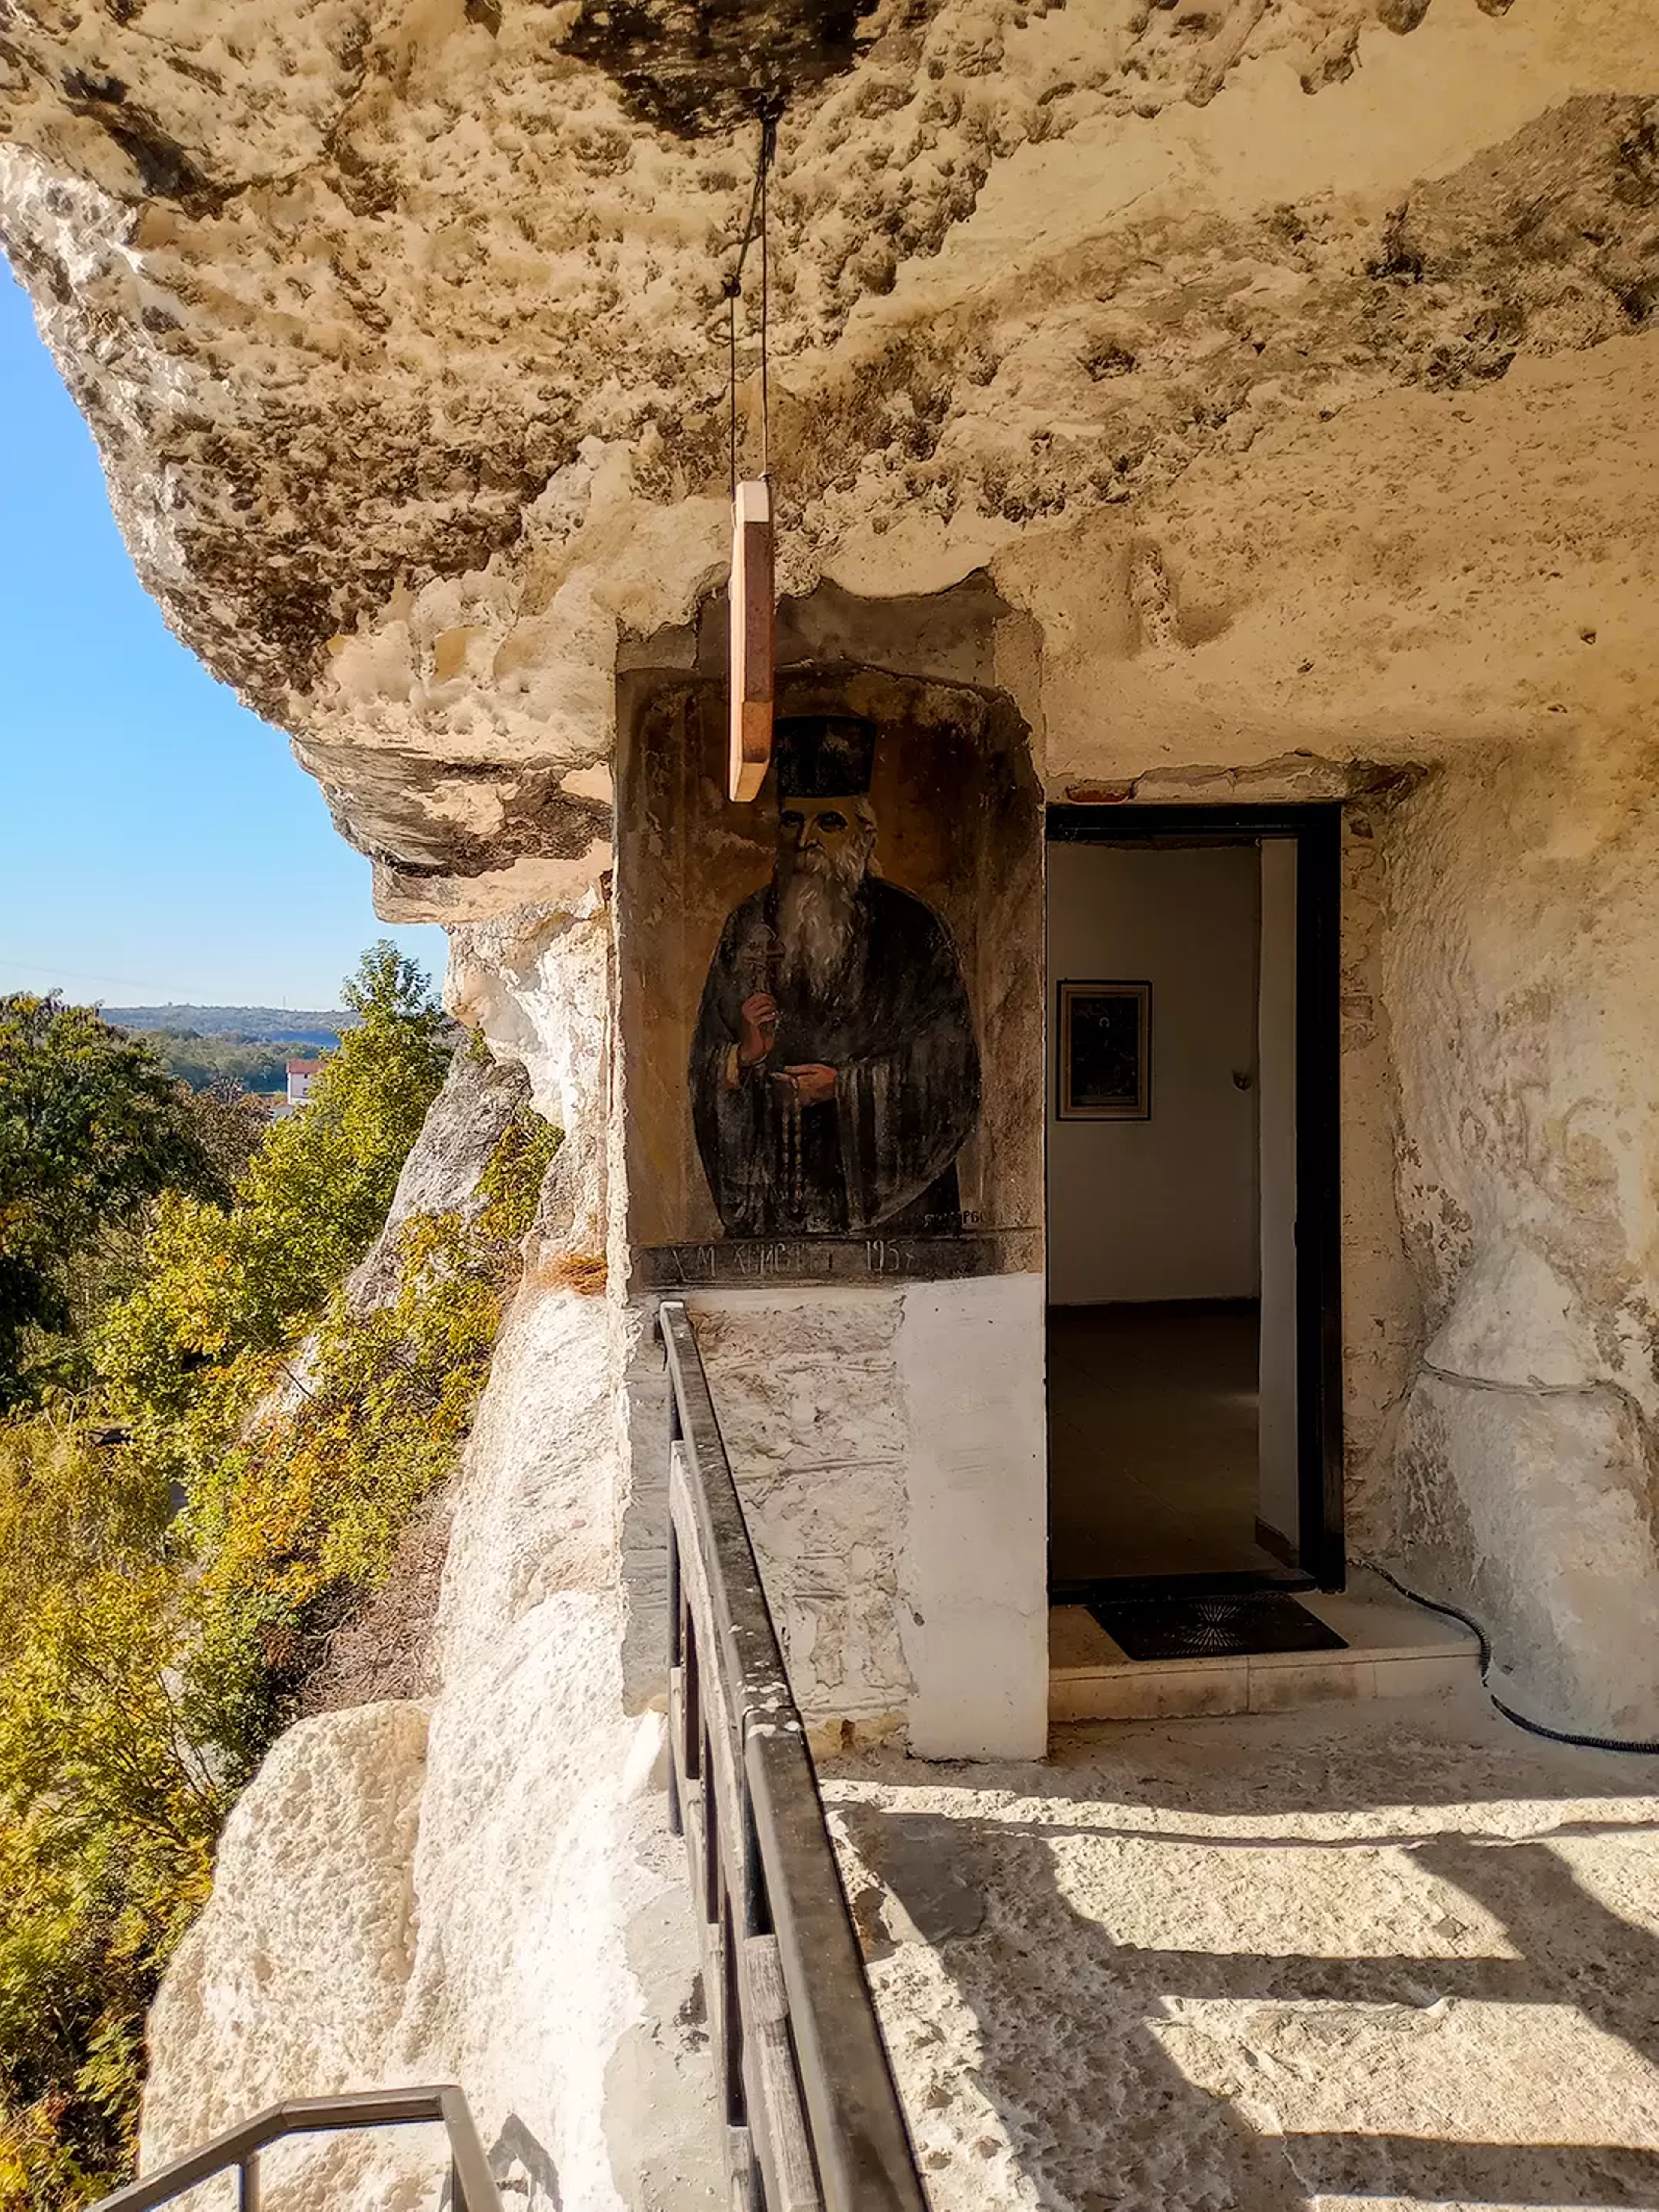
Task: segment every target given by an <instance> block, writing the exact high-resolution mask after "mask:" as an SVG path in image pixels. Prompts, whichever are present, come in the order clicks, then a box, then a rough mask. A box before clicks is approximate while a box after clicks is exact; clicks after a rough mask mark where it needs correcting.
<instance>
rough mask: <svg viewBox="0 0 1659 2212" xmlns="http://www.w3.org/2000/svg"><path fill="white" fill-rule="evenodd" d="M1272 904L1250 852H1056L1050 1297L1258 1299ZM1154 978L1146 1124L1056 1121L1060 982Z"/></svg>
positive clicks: (1077, 1300) (1078, 1300)
mask: <svg viewBox="0 0 1659 2212" xmlns="http://www.w3.org/2000/svg"><path fill="white" fill-rule="evenodd" d="M1260 895H1261V868H1260V860H1259V855H1258V853H1257V849H1256V848H1255V846H1253V845H1249V846H1243V845H1238V846H1235V845H1209V846H1188V847H1174V848H1153V847H1150V846H1146V847H1130V846H1121V845H1085V844H1076V845H1073V844H1058V843H1057V844H1051V845H1050V846H1049V847H1048V1023H1049V1035H1048V1297H1049V1299H1050V1301H1051V1302H1052V1303H1053V1304H1057V1305H1087V1304H1096V1303H1099V1302H1104V1301H1108V1300H1112V1299H1146V1300H1153V1299H1159V1298H1216V1297H1255V1295H1256V1291H1257V1289H1258V1285H1259V1280H1260V1254H1259V1250H1258V1245H1257V1232H1256V1199H1255V1188H1256V1091H1255V1025H1256V929H1257V915H1258V908H1259V902H1260ZM1142 979H1145V980H1146V981H1150V982H1151V984H1152V1119H1151V1120H1150V1121H1059V1120H1057V1119H1056V1118H1055V1111H1054V1109H1055V1103H1056V1102H1055V1045H1056V1027H1055V1020H1056V1017H1055V1004H1056V995H1055V994H1056V986H1057V985H1058V984H1060V982H1062V981H1073V980H1076V981H1108V982H1109V981H1124V982H1133V981H1140V980H1142ZM1236 1073H1237V1074H1243V1075H1246V1076H1248V1077H1249V1079H1250V1088H1249V1089H1248V1090H1243V1091H1241V1090H1240V1089H1239V1088H1238V1086H1237V1084H1236V1083H1235V1082H1234V1076H1235V1074H1236Z"/></svg>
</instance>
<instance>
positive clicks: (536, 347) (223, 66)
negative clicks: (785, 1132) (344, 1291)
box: [0, 0, 1659, 920]
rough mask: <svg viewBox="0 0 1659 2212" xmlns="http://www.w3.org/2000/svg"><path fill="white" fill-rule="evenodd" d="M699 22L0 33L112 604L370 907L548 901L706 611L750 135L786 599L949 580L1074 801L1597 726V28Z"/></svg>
mask: <svg viewBox="0 0 1659 2212" xmlns="http://www.w3.org/2000/svg"><path fill="white" fill-rule="evenodd" d="M704 14H705V11H701V10H698V11H684V10H682V9H673V8H666V7H663V8H656V7H649V6H647V7H645V8H640V9H625V10H617V9H608V8H601V7H599V6H597V5H590V4H587V0H573V4H568V5H561V6H556V7H547V6H542V5H532V4H527V0H512V4H506V5H501V4H496V0H489V4H472V0H467V4H463V0H437V4H434V5H429V6H422V7H420V8H416V9H410V8H407V7H404V6H402V5H393V4H390V0H380V4H361V0H313V4H307V5H302V6H301V7H298V8H292V9H271V8H270V7H268V6H265V5H263V4H259V0H239V4H237V5H235V6H232V7H229V8H224V7H209V6H206V5H204V4H202V0H168V4H167V5H166V6H165V7H161V6H158V5H157V4H155V0H149V4H145V5H139V6H130V5H123V6H121V7H118V8H115V7H112V8H110V9H100V8H94V9H84V10H81V11H79V12H78V13H76V14H75V15H64V14H62V13H61V12H59V11H56V10H44V11H40V12H39V13H36V12H33V11H29V12H27V13H26V14H25V15H23V16H22V17H21V19H20V21H18V23H17V24H16V25H15V27H13V29H12V31H11V32H10V33H9V46H8V57H9V58H8V64H7V72H8V73H7V76H6V79H5V82H4V86H3V89H0V136H3V137H4V138H5V139H6V140H7V141H8V142H9V147H8V150H7V152H6V155H5V166H4V169H3V182H0V225H3V230H4V234H5V236H6V239H7V240H8V242H9V248H10V251H11V253H12V256H13V258H14V260H15V264H16V265H17V266H18V268H19V269H20V270H21V271H22V272H23V274H24V275H25V276H26V278H27V281H28V283H29V284H30V286H31V289H32V290H33V293H34V296H35V299H36V301H37V304H38V306H39V309H40V315H41V319H42V325H43V327H44V329H45V330H46V333H47V336H48V337H49V338H50V340H51V342H52V345H53V347H54V349H55V350H56V352H57V354H58V359H59V361H60V362H61V363H62V364H63V367H64V371H65V374H67V375H68V377H69V379H70V384H71V386H72V388H73V389H74V391H75V392H76V396H77V398H79V399H80V400H81V402H82V405H83V406H84V407H85V409H86V410H87V413H88V417H89V419H90V420H91V422H93V425H94V429H95V430H96V433H97V435H98V437H99V440H100V446H101V448H102V450H103V453H104V456H105V459H106V465H107V467H108V470H109V472H110V478H111V483H112V490H113V494H114V496H115V499H116V502H117V507H118V513H119V514H120V517H121V520H122V522H123V526H124V527H125V531H126V533H127V537H128V541H129V544H131V547H132V550H133V553H134V556H135V558H136V559H137V562H138V565H139V568H140V572H141V574H143V577H144V579H145V580H146V582H147V583H148V584H149V586H150V588H151V589H152V590H153V591H154V592H155V593H156V594H157V596H158V597H159V599H161V603H162V605H163V606H164V607H165V608H166V610H167V613H168V616H169V618H170V619H171V620H172V622H173V623H174V625H175V627H176V628H177V629H179V632H180V634H181V635H184V636H185V638H186V639H187V640H188V641H190V642H191V644H192V645H193V646H194V647H196V648H197V650H198V651H199V652H200V653H202V654H203V656H204V659H206V660H207V661H208V663H209V665H210V666H211V667H213V668H214V669H215V671H216V672H217V673H218V674H220V675H221V676H222V677H224V678H226V679H227V680H228V681H230V682H231V683H233V684H236V685H237V686H238V687H239V688H240V689H241V690H243V692H244V693H245V694H246V696H248V697H249V698H250V699H251V700H252V701H253V702H255V703H256V704H257V705H258V706H259V707H260V708H262V709H263V710H264V712H265V713H267V714H270V715H271V716H272V717H273V718H274V719H276V720H277V721H279V722H281V723H283V725H285V726H287V727H289V728H290V729H291V730H293V731H294V732H295V735H296V737H297V738H298V740H299V744H300V748H301V757H302V759H303V760H304V761H305V763H306V764H307V766H308V767H309V768H310V769H312V770H313V773H314V774H316V775H318V776H319V777H320V778H321V780H322V781H323V783H324V786H325V789H326V790H327V791H328V793H329V794H330V798H331V802H332V804H333V805H334V806H335V809H336V811H337V816H338V817H339V820H340V822H341V824H342V827H343V829H345V831H346V834H347V835H348V836H351V837H352V838H353V839H354V841H355V842H357V843H358V844H359V845H360V846H361V847H362V848H363V849H365V850H367V851H368V852H371V853H372V854H374V856H375V858H376V860H377V862H378V864H379V865H380V870H381V895H382V897H383V899H384V901H385V902H386V911H387V912H388V913H394V914H406V915H411V916H412V915H429V916H432V917H434V918H436V919H439V920H447V919H450V918H452V917H458V916H472V917H479V916H487V915H489V914H491V913H494V912H499V911H501V910H502V909H504V908H506V907H507V906H509V905H511V904H513V903H516V902H522V901H524V900H526V899H533V898H536V897H542V896H547V895H548V894H549V893H550V891H556V890H560V889H562V887H564V886H567V885H568V884H570V883H571V882H572V881H574V880H581V879H585V875H586V873H588V872H592V871H594V870H595V869H596V868H597V867H598V866H602V865H603V856H602V855H601V854H598V853H597V852H596V850H595V848H598V847H600V846H602V845H604V843H605V842H606V839H607V836H608V829H607V817H606V814H605V798H606V791H605V784H604V781H603V778H602V777H599V778H598V779H596V777H595V775H594V773H593V772H594V770H595V769H597V768H599V767H601V766H602V765H603V763H605V760H606V757H607V755H608V752H609V749H610V744H611V733H612V727H613V720H612V708H611V687H612V677H613V673H614V669H615V665H616V659H617V647H618V641H619V639H621V638H623V637H624V636H625V635H627V634H628V633H629V632H635V633H638V632H644V631H648V630H650V629H654V628H656V627H657V626H658V625H659V624H661V623H665V622H668V621H675V620H679V619H682V618H683V617H684V616H685V615H686V614H687V613H688V612H689V611H690V609H691V608H692V606H693V605H695V603H696V600H697V599H698V597H699V595H700V594H702V592H706V591H707V590H708V588H709V586H711V584H713V583H714V581H715V580H716V579H717V577H718V574H719V573H720V568H721V565H722V562H723V559H724V540H725V535H726V523H725V515H724V501H723V492H724V483H725V474H726V426H725V410H724V397H725V392H724V387H725V380H726V344H725V341H726V329H725V313H724V309H723V307H722V305H721V301H720V280H721V277H722V276H723V274H724V273H725V270H726V268H727V267H728V266H729V265H730V264H731V261H732V245H733V241H734V240H735V237H736V235H737V234H738V230H739V228H740V227H741V223H742V220H743V216H744V210H745V209H746V206H747V202H748V197H749V191H750V169H751V165H752V159H753V151H754V142H755V137H756V133H755V131H754V129H753V128H752V127H750V126H748V125H745V124H744V121H743V115H744V107H745V105H746V104H751V102H752V98H753V97H754V96H757V95H764V94H768V93H772V94H783V95H786V96H787V105H786V106H785V110H784V115H783V120H782V125H781V133H780V150H779V159H778V166H777V170H776V176H775V189H774V190H773V192H772V194H771V212H772V216H773V224H774V233H775V241H774V253H773V261H772V276H773V282H772V287H771V308H772V331H771V344H770V359H771V364H772V369H773V374H774V380H775V392H774V397H773V406H772V410H771V413H772V427H773V442H772V465H773V472H774V476H775V481H776V485H777V491H778V498H779V503H780V512H781V520H782V525H783V536H782V577H783V581H784V585H785V587H786V588H787V589H788V590H790V591H793V592H799V591H803V590H805V589H807V588H810V586H811V585H812V584H814V583H815V582H816V581H817V580H819V579H820V578H821V577H824V576H829V577H832V578H834V579H836V580H839V581H840V582H842V583H843V584H845V585H847V586H849V587H850V588H853V589H856V590H863V591H866V592H878V593H881V592H895V591H916V590H929V589H933V588H937V587H939V586H942V585H944V584H946V583H948V582H951V581H952V580H955V579H957V578H958V577H961V576H963V575H964V574H968V573H969V572H970V571H971V570H973V569H974V568H976V567H978V566H981V565H982V564H985V563H987V562H988V563H990V564H992V566H993V568H994V574H995V575H996V577H997V580H998V582H999V585H1000V587H1001V588H1002V589H1003V590H1004V592H1006V594H1007V595H1009V597H1010V598H1011V599H1012V600H1013V602H1014V603H1015V604H1017V605H1021V606H1023V607H1025V608H1028V609H1029V610H1030V611H1031V612H1032V613H1033V614H1034V615H1035V616H1036V618H1037V620H1038V621H1039V622H1040V623H1041V624H1042V630H1043V637H1044V644H1045V648H1046V652H1045V663H1044V670H1043V684H1042V692H1043V712H1044V720H1045V722H1046V724H1047V726H1048V743H1049V750H1050V753H1051V755H1053V756H1054V757H1056V758H1057V759H1060V761H1061V762H1062V763H1063V764H1065V765H1067V766H1073V767H1076V768H1078V769H1086V770H1088V771H1090V772H1091V773H1093V772H1103V771H1107V770H1109V772H1110V773H1112V774H1114V775H1122V776H1133V775H1137V774H1139V773H1141V772H1144V771H1145V770H1146V769H1151V768H1153V767H1163V766H1170V765H1174V766H1192V765H1195V764H1200V763H1211V762H1215V761H1226V762H1228V763H1245V762H1251V761H1254V760H1256V759H1258V758H1260V757H1263V755H1264V752H1266V751H1269V750H1279V751H1282V750H1288V749H1289V748H1291V746H1302V747H1308V748H1311V749H1312V750H1316V751H1324V752H1335V753H1339V754H1340V753H1342V752H1346V751H1348V750H1352V749H1354V748H1356V747H1361V748H1364V749H1367V750H1369V752H1370V754H1371V755H1373V756H1375V755H1376V754H1378V753H1383V752H1387V753H1390V754H1392V753H1394V752H1396V751H1402V750H1403V751H1411V752H1413V753H1415V754H1418V755H1419V756H1427V757H1440V756H1441V755H1442V754H1443V752H1444V751H1445V750H1447V749H1448V748H1449V746H1451V745H1453V744H1462V743H1466V742H1467V741H1468V738H1470V737H1471V736H1472V735H1474V733H1475V732H1477V731H1479V732H1481V733H1483V734H1486V735H1494V736H1503V737H1505V738H1522V737H1524V736H1526V735H1528V734H1529V733H1531V732H1538V731H1543V730H1545V729H1547V728H1548V725H1547V724H1546V723H1545V722H1544V720H1543V718H1544V717H1545V716H1546V715H1547V714H1552V713H1564V714H1566V715H1567V716H1568V717H1569V718H1570V720H1572V721H1574V722H1580V721H1582V722H1584V723H1587V724H1589V726H1592V727H1594V728H1595V729H1596V730H1597V731H1598V732H1606V731H1607V730H1608V729H1609V728H1611V727H1613V726H1621V727H1626V728H1628V727H1630V726H1632V718H1635V719H1636V720H1637V721H1639V719H1640V716H1641V714H1642V712H1643V709H1644V705H1645V704H1646V703H1647V702H1648V700H1649V699H1650V693H1644V686H1645V685H1648V684H1650V683H1651V671H1650V670H1648V669H1646V668H1645V667H1644V665H1643V658H1642V653H1641V645H1642V608H1643V605H1644V590H1645V586H1646V585H1647V584H1648V582H1649V581H1650V571H1649V568H1648V566H1647V562H1648V560H1649V558H1650V556H1649V555H1648V554H1647V553H1646V552H1644V551H1643V550H1640V548H1639V542H1638V541H1639V538H1640V531H1639V518H1640V517H1641V516H1642V515H1643V514H1644V513H1645V512H1647V511H1648V510H1649V508H1650V506H1651V502H1652V497H1653V491H1654V483H1653V471H1654V469H1655V466H1656V463H1655V458H1654V454H1653V451H1652V444H1651V441H1650V439H1649V438H1647V437H1646V436H1645V435H1627V434H1629V433H1631V432H1633V431H1636V430H1637V429H1638V427H1640V426H1644V425H1645V423H1646V422H1648V421H1649V420H1650V418H1651V412H1652V404H1651V403H1652V398H1653V389H1652V380H1653V377H1654V374H1655V371H1654V367H1653V350H1652V347H1651V345H1650V343H1649V342H1648V341H1647V338H1646V337H1645V335H1644V333H1645V331H1646V329H1647V325H1648V321H1649V318H1650V314H1651V312H1652V309H1653V307H1654V302H1655V298H1656V290H1655V283H1656V280H1655V277H1654V273H1653V251H1654V227H1655V224H1656V222H1659V154H1656V150H1655V149H1656V136H1655V132H1656V124H1655V118H1654V115H1653V113H1652V112H1651V108H1650V102H1651V100H1652V98H1653V96H1654V94H1655V93H1656V89H1659V82H1656V76H1655V69H1656V59H1655V52H1654V45H1655V38H1654V28H1653V23H1652V18H1651V14H1650V10H1649V9H1646V8H1645V6H1644V4H1643V0H1575V4H1572V5H1571V6H1569V5H1568V4H1566V0H1541V3H1540V4H1536V5H1531V6H1527V7H1522V8H1520V9H1511V8H1510V7H1508V6H1507V5H1503V6H1500V5H1498V4H1495V0H1478V4H1477V0H1175V4H1171V5H1167V6H1151V5H1149V4H1147V0H1104V4H1103V5H1101V6H1098V7H1091V8H1088V9H1083V8H1070V9H1066V8H1060V7H1053V6H1048V5H1045V4H1042V0H943V4H932V5H921V6H919V5H915V4H911V0H881V4H879V5H877V6H874V7H872V8H869V9H865V8H857V9H854V8H850V7H849V8H847V9H823V8H820V7H818V6H816V5H812V6H808V5H806V4H805V0H790V3H788V4H777V0H773V4H769V5H765V6H760V7H756V8H751V9H743V10H740V11H737V12H736V13H735V14H733V15H732V16H731V17H730V18H729V19H728V18H726V17H725V16H723V15H720V14H719V13H718V11H715V12H714V14H713V15H711V16H710V22H712V23H714V24H716V25H718V26H719V27H718V28H710V27H708V24H705V23H704V21H703V18H704ZM751 289H752V287H751ZM751 306H752V303H746V304H745V320H744V327H743V329H742V331H741V339H742V345H741V356H740V363H739V366H740V372H741V374H742V375H743V378H744V403H745V409H746V410H747V411H749V412H750V413H752V411H753V405H754V401H755V397H756V394H755V390H754V385H755V377H754V371H755V368H756V366H757V348H756V334H755V331H754V329H753V326H752V321H751V320H750V307H751ZM1615 455H1616V459H1615V458H1614V456H1615ZM1083 553H1086V556H1087V557H1086V558H1085V559H1079V555H1080V554H1083ZM1079 576H1086V578H1087V586H1086V598H1085V604H1086V605H1087V608H1088V610H1089V627H1088V633H1087V635H1086V637H1085V638H1082V639H1080V638H1079V634H1078V630H1077V620H1078V608H1077V607H1076V606H1075V605H1074V604H1073V599H1072V597H1071V592H1070V589H1069V588H1068V580H1071V579H1076V578H1078V577H1079ZM1586 629H1591V630H1594V631H1595V643H1594V645H1593V646H1588V645H1587V644H1586V642H1585V641H1584V640H1583V636H1582V633H1583V631H1584V630H1586ZM1079 654H1080V657H1081V662H1082V665H1081V666H1078V665H1076V664H1077V663H1078V661H1079ZM1073 671H1075V674H1076V676H1077V677H1078V678H1081V679H1082V682H1083V688H1084V689H1085V690H1087V691H1088V693H1089V695H1090V696H1093V691H1094V687H1095V685H1096V684H1097V683H1098V682H1100V681H1109V683H1110V684H1111V686H1112V689H1113V690H1114V692H1115V694H1117V696H1120V698H1121V700H1122V702H1123V704H1124V706H1125V708H1126V709H1129V710H1132V711H1126V713H1125V714H1124V715H1123V716H1122V717H1121V725H1120V726H1119V727H1117V728H1116V729H1115V730H1113V731H1107V730H1103V729H1102V728H1100V727H1099V726H1097V718H1094V717H1092V716H1091V715H1090V714H1087V713H1086V712H1085V708H1084V702H1083V701H1082V700H1081V699H1080V698H1079V696H1078V685H1077V684H1074V683H1073V684H1068V681H1067V678H1068V674H1071V673H1073ZM1116 719H1117V718H1115V720H1116ZM1130 732H1133V735H1132V736H1131V735H1130ZM1056 747H1059V748H1060V750H1059V751H1058V752H1056V750H1055V749H1056Z"/></svg>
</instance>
